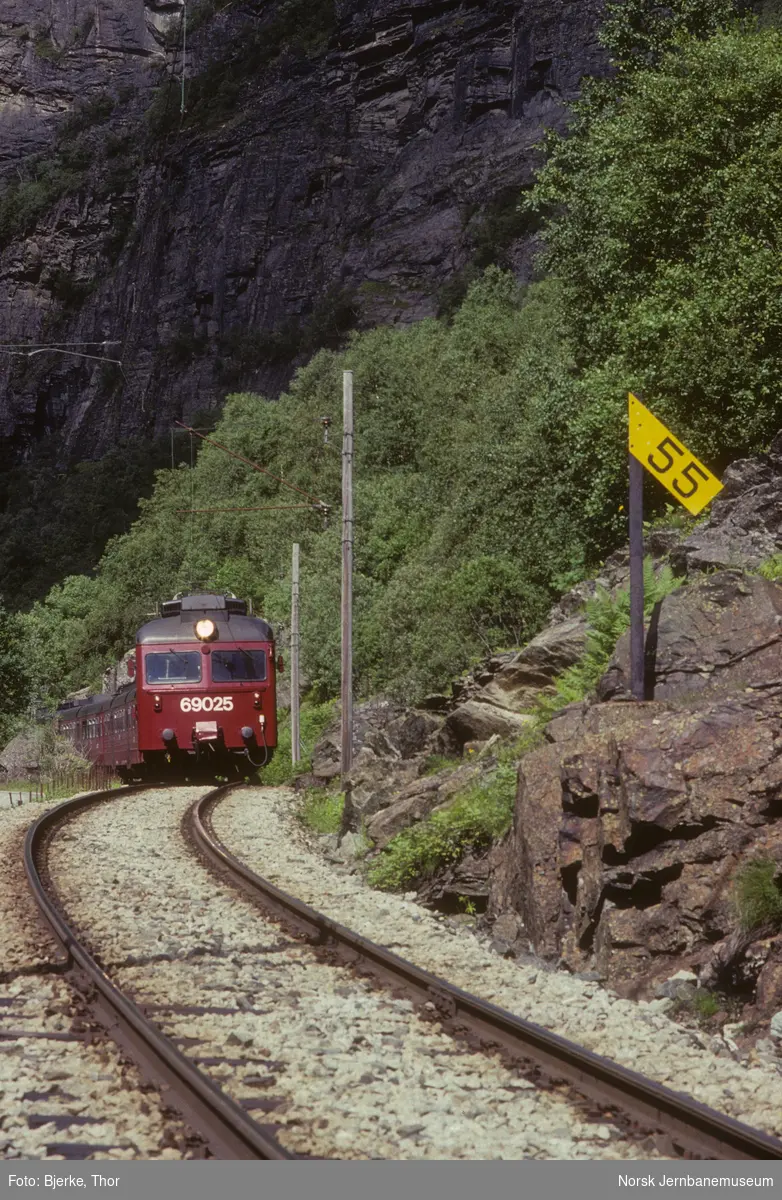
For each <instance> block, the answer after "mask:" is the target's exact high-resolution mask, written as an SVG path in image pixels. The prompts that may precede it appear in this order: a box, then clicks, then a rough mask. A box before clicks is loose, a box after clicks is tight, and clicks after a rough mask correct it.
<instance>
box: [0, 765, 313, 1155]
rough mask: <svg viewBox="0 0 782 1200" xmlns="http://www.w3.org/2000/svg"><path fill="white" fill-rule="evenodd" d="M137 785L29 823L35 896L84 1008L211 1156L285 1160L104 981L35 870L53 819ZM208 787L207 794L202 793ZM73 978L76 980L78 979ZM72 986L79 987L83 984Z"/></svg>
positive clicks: (27, 851) (28, 864) (27, 861)
mask: <svg viewBox="0 0 782 1200" xmlns="http://www.w3.org/2000/svg"><path fill="white" fill-rule="evenodd" d="M147 790H149V789H148V788H146V787H145V786H144V785H139V786H133V787H126V788H122V789H116V788H115V789H108V790H106V791H100V792H91V793H89V794H88V795H85V796H79V797H76V798H75V799H73V800H66V801H65V803H64V804H60V805H58V806H57V807H56V808H54V809H52V810H51V811H49V812H47V813H44V815H43V816H42V817H39V818H38V820H37V821H36V822H35V823H34V824H33V825H32V826H31V827H30V829H29V830H28V833H27V838H26V840H25V847H24V866H25V871H26V872H27V878H28V881H29V884H30V888H31V889H32V892H33V895H34V897H35V900H36V902H37V904H38V907H39V908H40V910H41V912H42V913H43V916H44V917H45V918H46V921H47V922H48V924H49V925H50V927H51V929H52V931H53V933H54V935H55V937H56V938H57V940H58V941H59V942H60V944H61V945H62V946H63V948H64V950H65V952H66V954H67V955H68V962H69V969H70V970H71V971H73V972H74V974H80V976H81V979H83V980H86V982H87V989H86V991H87V997H88V1001H89V1003H90V1008H91V1010H92V1012H94V1013H95V1015H96V1017H97V1019H98V1021H99V1023H100V1024H101V1025H102V1026H103V1027H104V1028H105V1029H106V1031H107V1033H108V1035H109V1036H110V1037H111V1038H112V1040H113V1041H115V1042H116V1043H117V1044H118V1045H119V1046H120V1047H122V1049H123V1050H125V1051H126V1052H127V1053H128V1054H129V1055H130V1057H131V1058H132V1059H133V1061H134V1062H135V1063H136V1064H137V1065H138V1066H139V1068H140V1069H141V1071H142V1073H143V1075H144V1076H145V1077H146V1078H147V1079H149V1080H150V1082H152V1083H154V1084H156V1085H157V1086H159V1087H161V1088H162V1091H163V1096H164V1100H165V1101H166V1103H167V1104H170V1105H171V1107H172V1108H174V1109H176V1110H177V1111H178V1112H179V1113H180V1114H181V1116H182V1117H184V1119H185V1120H186V1121H187V1122H188V1123H189V1124H190V1125H192V1127H193V1128H194V1129H195V1130H196V1131H197V1132H198V1133H199V1134H200V1135H201V1136H202V1137H203V1138H204V1139H205V1141H206V1143H207V1145H208V1146H209V1148H210V1150H211V1152H212V1153H213V1154H214V1155H215V1157H217V1158H228V1159H291V1158H295V1157H296V1156H295V1155H293V1154H290V1153H289V1152H288V1151H287V1150H286V1149H285V1148H284V1147H283V1146H282V1145H280V1143H279V1142H278V1141H276V1139H275V1138H273V1137H271V1136H270V1135H269V1134H266V1133H265V1132H264V1131H263V1129H261V1128H260V1126H259V1125H257V1124H256V1123H255V1121H253V1119H252V1118H251V1117H250V1116H249V1115H248V1114H247V1113H246V1112H245V1110H244V1109H243V1108H241V1107H240V1105H238V1104H237V1103H236V1102H235V1101H233V1100H232V1099H231V1098H230V1097H229V1096H227V1095H226V1094H225V1093H224V1092H223V1091H221V1089H220V1088H219V1087H217V1085H216V1084H214V1083H213V1082H212V1080H211V1079H209V1078H208V1077H207V1076H206V1075H204V1074H203V1073H202V1072H201V1071H199V1070H198V1069H197V1067H195V1066H194V1065H193V1064H192V1063H191V1062H190V1061H189V1060H188V1059H187V1058H186V1057H185V1055H184V1054H182V1052H181V1051H180V1050H179V1049H178V1048H177V1047H176V1046H175V1045H174V1044H173V1043H172V1042H171V1041H169V1039H168V1038H167V1037H165V1035H164V1034H162V1033H161V1032H160V1030H159V1029H157V1028H156V1026H155V1025H153V1024H152V1022H151V1021H149V1020H148V1019H147V1017H145V1016H144V1014H143V1013H142V1012H141V1010H140V1009H139V1008H138V1007H137V1006H136V1005H135V1004H134V1003H133V1001H132V1000H129V999H128V997H127V996H125V995H124V994H123V993H122V992H121V991H120V990H119V988H117V987H115V985H114V984H113V983H112V982H111V980H110V979H109V977H108V976H107V975H106V974H105V972H104V971H103V970H102V969H101V968H100V966H99V965H98V963H97V962H96V961H95V959H94V958H93V957H92V955H91V954H90V953H89V951H88V950H87V949H86V947H85V946H84V944H83V943H82V942H81V941H80V940H79V937H78V935H77V933H76V932H75V931H74V930H73V929H72V928H71V926H70V925H69V923H68V920H67V916H66V914H65V912H64V911H63V908H62V906H61V904H60V901H59V899H58V897H57V896H56V894H53V893H54V888H53V886H52V885H51V884H49V886H48V887H47V885H46V883H45V882H44V879H43V878H42V876H41V863H42V861H43V858H44V855H45V848H46V845H47V843H48V841H49V839H50V838H51V837H52V835H53V834H54V832H55V830H56V829H57V827H58V825H60V824H62V823H63V822H64V821H65V820H67V819H69V818H70V817H72V816H73V815H74V814H76V813H77V812H80V811H81V810H82V809H84V808H89V807H91V806H93V805H97V804H101V803H104V802H106V801H109V800H112V799H115V798H117V797H119V796H127V795H128V793H130V792H138V791H147ZM210 794H214V793H210ZM80 982H81V980H80ZM79 990H80V991H82V992H84V991H85V989H84V988H83V987H79Z"/></svg>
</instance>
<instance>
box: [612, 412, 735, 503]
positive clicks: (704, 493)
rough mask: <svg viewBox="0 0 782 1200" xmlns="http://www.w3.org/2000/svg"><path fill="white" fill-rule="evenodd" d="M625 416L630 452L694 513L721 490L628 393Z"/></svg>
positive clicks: (692, 456)
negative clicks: (627, 406)
mask: <svg viewBox="0 0 782 1200" xmlns="http://www.w3.org/2000/svg"><path fill="white" fill-rule="evenodd" d="M627 415H628V429H629V445H630V453H631V454H632V455H633V457H634V458H637V459H638V461H639V462H640V463H641V464H642V465H643V466H644V467H645V468H646V470H647V471H648V472H649V473H650V475H654V477H655V479H659V480H660V483H661V484H663V486H664V487H667V489H668V491H669V492H670V493H671V495H672V496H675V497H676V499H677V500H678V501H679V503H680V504H683V505H684V507H685V508H686V509H687V511H688V512H691V513H692V515H693V516H696V515H697V514H698V513H699V512H700V511H701V509H703V508H705V507H706V505H707V504H708V503H709V501H710V500H713V499H714V497H715V496H716V495H717V493H718V492H721V491H722V484H721V483H720V481H719V479H717V477H716V475H712V473H711V471H709V470H707V469H706V467H704V465H703V463H702V462H699V461H698V459H697V458H696V457H695V455H694V454H691V453H690V451H689V450H688V449H687V447H686V446H685V445H683V444H682V443H681V442H680V441H679V439H678V438H675V437H674V436H673V434H672V433H671V431H670V429H666V427H665V426H664V425H663V423H662V421H658V420H657V417H656V416H655V415H654V413H651V412H649V409H648V408H646V407H645V405H643V404H642V403H641V401H640V400H639V399H638V397H637V396H634V395H633V393H632V392H630V393H629V409H628V414H627Z"/></svg>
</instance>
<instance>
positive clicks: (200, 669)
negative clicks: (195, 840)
mask: <svg viewBox="0 0 782 1200" xmlns="http://www.w3.org/2000/svg"><path fill="white" fill-rule="evenodd" d="M176 604H177V605H178V607H177V608H175V609H173V608H172V603H169V604H167V605H164V608H163V611H164V615H163V617H161V618H159V619H158V620H156V621H153V622H150V623H149V624H147V625H145V626H144V627H143V628H142V629H141V630H140V631H139V635H138V644H137V650H136V672H137V681H136V685H137V703H138V724H139V746H140V749H141V752H142V754H143V757H144V761H145V763H147V765H148V767H150V768H151V769H152V770H153V771H154V770H159V771H160V772H161V774H164V775H165V774H180V773H182V772H184V773H185V774H189V773H192V774H198V775H201V774H205V775H215V776H217V777H220V776H223V775H224V776H227V777H229V778H231V777H233V778H236V777H241V776H243V775H250V774H252V773H253V772H254V771H255V770H256V769H257V768H258V767H261V766H264V765H266V763H268V762H269V761H270V760H271V756H272V753H273V751H274V749H275V747H276V744H277V714H276V663H275V658H274V641H273V637H272V632H271V629H270V627H269V626H268V624H267V623H266V622H265V621H262V620H260V619H257V618H253V617H248V616H247V615H246V612H245V611H243V609H244V606H243V605H242V606H241V609H239V610H238V611H237V609H236V608H235V609H234V610H233V611H231V610H230V609H229V608H228V607H227V600H226V597H223V596H199V597H185V598H184V599H183V600H181V601H177V602H176ZM237 607H238V602H237Z"/></svg>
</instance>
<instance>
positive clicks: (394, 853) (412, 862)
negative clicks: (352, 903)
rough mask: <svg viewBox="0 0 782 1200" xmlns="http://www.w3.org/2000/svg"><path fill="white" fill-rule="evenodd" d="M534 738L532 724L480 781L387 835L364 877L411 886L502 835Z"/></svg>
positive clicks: (387, 885) (389, 885) (387, 887)
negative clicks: (424, 816) (522, 763)
mask: <svg viewBox="0 0 782 1200" xmlns="http://www.w3.org/2000/svg"><path fill="white" fill-rule="evenodd" d="M539 742H540V733H539V730H538V729H537V728H533V727H530V728H529V729H528V730H527V731H526V732H525V733H524V734H522V735H521V737H520V738H518V739H516V740H514V741H512V742H506V743H505V745H503V746H502V747H501V749H500V751H499V753H498V754H497V761H496V765H495V766H494V768H493V769H491V770H490V771H489V772H488V773H487V774H486V775H485V776H484V777H483V778H482V779H480V780H479V781H478V782H477V783H473V784H471V785H469V786H468V787H467V788H465V790H464V791H463V792H461V793H459V794H457V796H456V797H455V798H454V800H453V802H452V803H451V804H449V806H448V807H447V808H444V809H441V810H440V811H439V812H435V813H432V815H431V816H429V817H427V819H426V820H425V821H421V822H419V823H418V824H417V825H413V826H411V827H410V828H409V829H404V830H402V832H401V833H398V834H397V835H396V837H394V838H392V839H391V841H390V842H389V843H388V845H387V846H385V847H384V848H383V850H382V851H381V852H380V854H379V855H378V857H377V858H375V859H374V860H373V862H372V863H371V864H370V867H369V871H368V876H367V877H368V879H369V882H370V883H371V884H372V885H373V887H378V888H381V889H383V890H384V891H395V890H399V889H401V888H405V887H410V886H411V885H413V884H416V883H419V882H420V881H422V880H424V879H426V878H427V877H428V876H430V875H432V874H433V873H434V872H435V871H436V870H438V869H439V868H440V867H443V866H447V864H448V863H453V862H458V861H459V860H460V859H461V858H463V857H464V856H465V854H469V853H471V852H480V851H482V850H486V849H488V848H489V846H491V844H492V842H494V841H496V839H497V838H499V837H502V835H503V834H504V833H506V832H507V830H508V829H509V828H510V825H511V821H512V819H513V806H514V802H515V799H516V778H517V774H518V765H519V762H520V760H521V759H522V758H523V757H524V755H525V754H528V753H529V752H530V751H531V750H533V749H534V748H535V746H537V745H538V744H539Z"/></svg>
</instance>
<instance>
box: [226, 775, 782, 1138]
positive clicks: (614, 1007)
mask: <svg viewBox="0 0 782 1200" xmlns="http://www.w3.org/2000/svg"><path fill="white" fill-rule="evenodd" d="M296 803H297V801H296V798H295V795H294V793H293V792H291V791H289V790H287V789H284V788H266V789H264V788H253V789H243V790H237V791H234V792H232V793H230V794H229V795H228V796H227V797H226V798H225V799H224V800H222V801H221V803H220V804H219V805H218V806H217V808H216V809H215V811H214V814H213V818H212V823H213V826H214V829H215V832H216V833H217V835H218V837H220V839H221V840H222V841H223V842H224V844H225V845H226V847H227V848H228V849H229V850H230V851H231V852H232V853H233V854H235V855H236V856H237V857H238V858H240V859H242V860H243V861H244V862H246V863H247V865H248V866H249V867H250V868H251V869H252V870H254V871H255V872H256V873H257V874H259V875H262V876H263V877H264V878H266V879H269V880H270V881H272V882H273V883H275V884H276V885H277V886H278V887H280V888H282V889H283V890H284V891H287V892H290V893H292V894H293V895H295V896H297V897H298V898H299V899H300V900H303V901H304V902H305V903H307V904H309V905H311V906H312V907H313V908H316V909H318V910H319V911H320V912H323V913H325V914H326V915H327V916H329V917H331V918H333V919H334V920H335V921H339V922H340V923H341V924H343V925H347V926H348V927H349V928H350V929H353V930H355V931H356V932H358V933H360V934H362V935H363V936H364V937H367V938H370V939H371V940H372V941H374V942H377V943H378V944H380V945H383V946H386V947H388V948H389V949H390V950H393V951H394V952H395V953H397V954H399V955H400V956H401V957H402V958H406V959H408V960H410V961H411V962H413V963H416V964H417V965H418V966H420V967H422V968H424V969H425V970H427V971H431V972H433V973H434V974H437V975H440V976H442V977H443V978H445V979H447V980H448V982H449V983H452V984H455V985H457V986H458V987H461V988H464V989H465V990H466V991H469V992H472V993H473V994H474V995H477V996H480V997H481V998H482V999H484V1000H489V1001H491V1002H492V1003H493V1004H497V1005H499V1006H500V1007H501V1008H505V1009H507V1010H508V1011H510V1012H512V1013H514V1014H516V1015H517V1016H519V1017H523V1018H526V1019H528V1020H531V1021H535V1022H536V1023H537V1024H539V1025H543V1026H544V1027H545V1028H547V1029H550V1030H552V1031H554V1032H555V1033H558V1034H561V1035H562V1036H563V1037H566V1038H569V1039H571V1040H572V1041H574V1042H578V1043H579V1044H581V1045H583V1046H585V1047H587V1049H589V1050H593V1051H595V1052H596V1053H597V1054H602V1055H605V1056H606V1057H608V1058H611V1059H613V1060H614V1061H616V1062H618V1063H621V1064H622V1065H623V1066H626V1067H630V1068H632V1069H633V1070H636V1071H639V1072H641V1073H642V1074H644V1075H646V1076H648V1077H649V1078H651V1079H656V1080H657V1081H658V1082H660V1083H664V1084H666V1086H668V1087H670V1088H672V1089H673V1090H674V1091H681V1092H686V1093H687V1094H689V1095H692V1096H694V1098H695V1099H697V1100H699V1101H701V1102H702V1103H704V1104H708V1105H709V1106H711V1107H712V1108H715V1109H718V1110H719V1111H721V1112H724V1113H726V1114H728V1115H729V1116H732V1117H735V1118H737V1119H738V1120H741V1121H744V1122H746V1123H747V1124H749V1125H752V1126H754V1127H756V1128H758V1129H763V1130H765V1131H766V1132H768V1133H772V1134H774V1135H776V1136H777V1137H780V1136H782V1071H780V1069H779V1067H778V1066H776V1065H774V1064H772V1063H760V1062H759V1063H756V1064H747V1063H743V1062H739V1061H737V1060H736V1059H734V1058H733V1056H732V1055H731V1053H730V1051H729V1049H728V1048H727V1047H726V1046H724V1044H720V1039H716V1038H710V1037H707V1036H706V1035H704V1034H701V1033H700V1032H699V1031H696V1030H691V1029H686V1028H684V1027H682V1026H681V1025H678V1024H677V1023H676V1022H675V1021H672V1020H671V1019H670V1018H669V1017H668V1016H666V1015H665V1009H666V1007H668V1006H669V1005H670V1001H666V1000H660V1001H648V1002H635V1001H631V1000H622V999H620V998H618V997H617V996H616V995H614V994H613V993H612V992H610V991H609V990H607V989H605V988H603V987H601V986H600V985H599V984H598V983H594V982H587V981H585V980H581V979H578V978H576V977H574V976H572V975H568V974H565V973H564V972H558V971H553V970H549V969H546V968H545V967H544V966H543V965H540V966H538V965H534V964H532V965H528V964H520V963H516V962H510V961H508V960H505V959H502V958H500V957H498V955H496V954H495V953H493V952H492V950H491V949H490V948H489V946H488V945H485V944H483V943H482V942H481V941H479V940H478V939H477V938H476V937H475V936H474V935H473V934H472V933H471V932H469V931H468V930H466V929H463V928H460V927H458V926H455V925H453V924H451V923H449V922H446V921H443V920H442V919H439V918H437V917H436V916H434V915H433V914H431V913H429V912H428V911H427V910H425V909H423V908H422V907H421V906H420V905H418V904H416V903H415V902H414V901H413V900H412V899H410V898H403V897H401V896H396V895H389V894H387V893H383V892H378V891H376V890H374V889H373V888H370V887H368V886H367V885H366V884H365V883H364V882H363V879H362V878H361V876H360V874H358V873H350V872H349V871H347V870H346V869H345V868H344V867H342V866H339V865H337V864H332V863H329V862H328V861H327V860H326V859H325V858H324V857H323V855H322V854H320V853H318V852H317V851H314V850H313V849H311V847H310V838H309V836H308V835H307V834H306V833H305V831H304V830H303V829H302V827H301V825H300V824H299V822H298V821H297V819H296V817H295V805H296ZM715 1051H716V1052H715Z"/></svg>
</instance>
